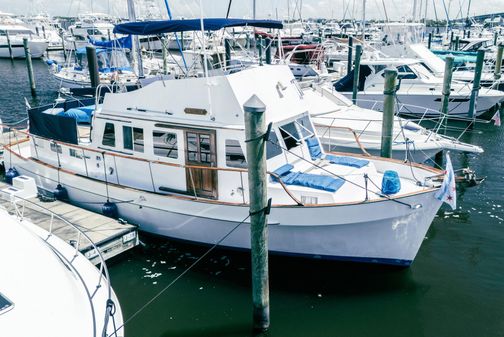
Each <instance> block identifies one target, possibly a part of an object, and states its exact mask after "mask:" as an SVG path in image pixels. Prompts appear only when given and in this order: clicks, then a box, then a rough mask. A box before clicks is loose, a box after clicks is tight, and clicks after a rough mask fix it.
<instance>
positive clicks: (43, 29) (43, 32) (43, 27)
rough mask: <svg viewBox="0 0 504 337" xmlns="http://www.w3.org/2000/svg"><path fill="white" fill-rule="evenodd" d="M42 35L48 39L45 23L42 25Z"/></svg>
mask: <svg viewBox="0 0 504 337" xmlns="http://www.w3.org/2000/svg"><path fill="white" fill-rule="evenodd" d="M42 36H43V37H44V39H47V37H46V33H45V26H44V25H42Z"/></svg>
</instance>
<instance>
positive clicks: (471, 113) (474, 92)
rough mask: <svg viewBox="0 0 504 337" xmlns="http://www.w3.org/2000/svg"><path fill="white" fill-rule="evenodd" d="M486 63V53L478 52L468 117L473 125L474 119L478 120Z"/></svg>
mask: <svg viewBox="0 0 504 337" xmlns="http://www.w3.org/2000/svg"><path fill="white" fill-rule="evenodd" d="M484 61H485V51H484V50H478V56H477V57H476V68H475V70H474V80H473V87H472V91H471V100H470V102H469V112H468V117H469V118H471V119H472V121H471V122H470V123H471V124H474V119H475V118H476V103H477V99H478V93H479V89H480V82H481V73H482V71H483V62H484Z"/></svg>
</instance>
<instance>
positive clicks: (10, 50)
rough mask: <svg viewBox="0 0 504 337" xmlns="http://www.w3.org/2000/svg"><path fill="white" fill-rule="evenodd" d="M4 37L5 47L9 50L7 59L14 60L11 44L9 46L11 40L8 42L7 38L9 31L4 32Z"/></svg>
mask: <svg viewBox="0 0 504 337" xmlns="http://www.w3.org/2000/svg"><path fill="white" fill-rule="evenodd" d="M5 36H6V38H7V47H8V48H9V57H10V59H11V61H12V60H14V55H13V53H12V44H11V40H10V36H9V31H8V30H5Z"/></svg>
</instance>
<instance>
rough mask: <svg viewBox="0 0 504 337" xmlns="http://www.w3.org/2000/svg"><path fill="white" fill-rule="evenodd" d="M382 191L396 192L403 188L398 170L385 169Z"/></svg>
mask: <svg viewBox="0 0 504 337" xmlns="http://www.w3.org/2000/svg"><path fill="white" fill-rule="evenodd" d="M381 190H382V193H383V194H396V193H397V192H399V191H400V190H401V180H400V179H399V175H398V174H397V172H396V171H391V170H388V171H385V172H384V173H383V179H382V188H381Z"/></svg>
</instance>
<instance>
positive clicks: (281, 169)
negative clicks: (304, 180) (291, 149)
mask: <svg viewBox="0 0 504 337" xmlns="http://www.w3.org/2000/svg"><path fill="white" fill-rule="evenodd" d="M293 168H294V166H292V165H291V164H285V165H283V166H280V167H279V168H277V169H276V170H275V171H273V173H275V174H276V175H278V176H280V177H281V176H283V175H285V174H287V173H289V172H290V170H292V169H293Z"/></svg>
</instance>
